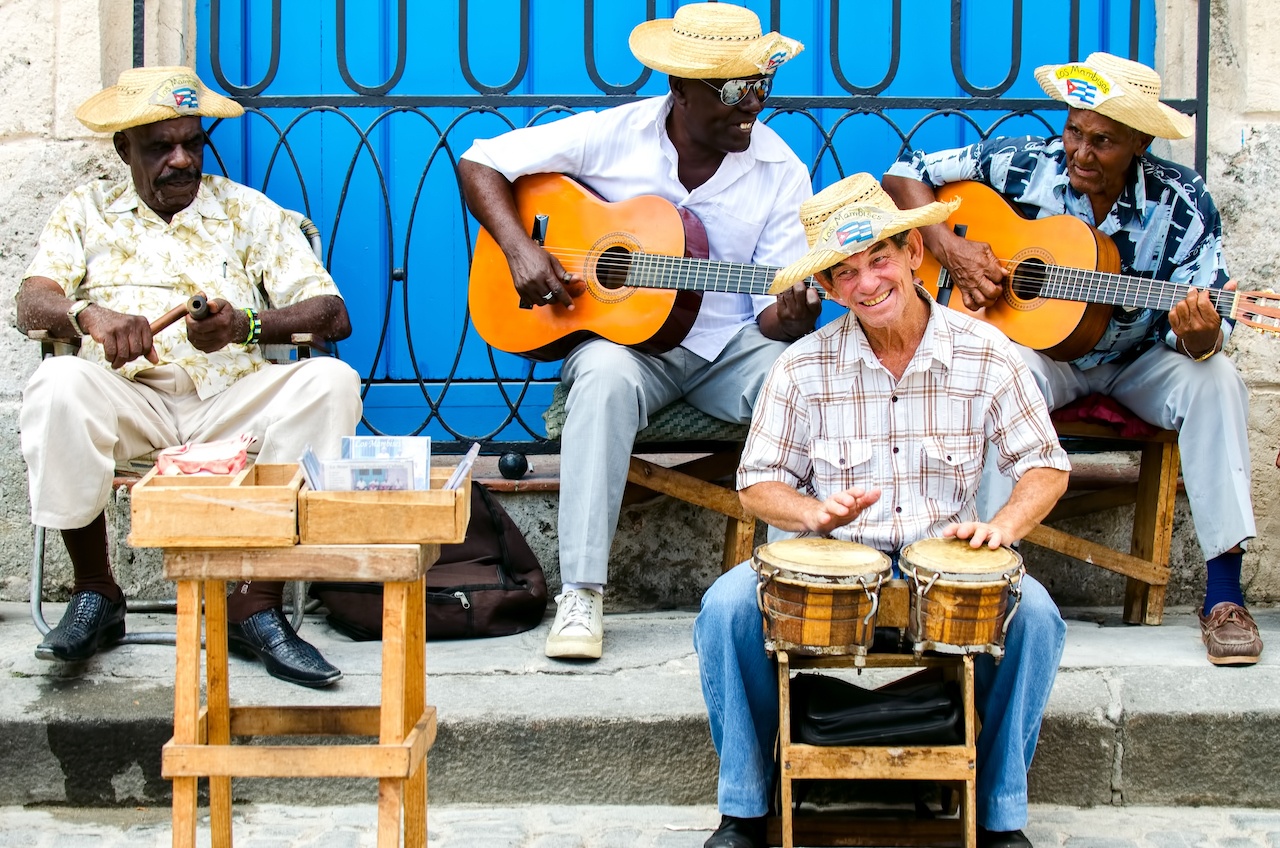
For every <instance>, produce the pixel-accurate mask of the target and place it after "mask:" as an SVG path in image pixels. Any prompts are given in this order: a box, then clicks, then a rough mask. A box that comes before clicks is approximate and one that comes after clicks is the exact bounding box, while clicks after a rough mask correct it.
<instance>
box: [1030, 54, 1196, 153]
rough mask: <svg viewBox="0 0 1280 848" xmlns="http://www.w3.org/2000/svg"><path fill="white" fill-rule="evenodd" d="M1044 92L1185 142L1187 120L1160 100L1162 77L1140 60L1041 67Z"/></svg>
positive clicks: (1097, 57)
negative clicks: (1182, 139) (1183, 139)
mask: <svg viewBox="0 0 1280 848" xmlns="http://www.w3.org/2000/svg"><path fill="white" fill-rule="evenodd" d="M1036 82H1038V83H1040V87H1041V88H1042V89H1044V93H1045V94H1047V95H1049V96H1050V97H1052V98H1053V99H1054V100H1060V101H1062V102H1063V103H1066V104H1067V105H1068V106H1072V107H1074V108H1076V109H1088V110H1090V111H1092V112H1097V113H1098V114H1099V115H1105V116H1107V117H1108V118H1111V119H1112V120H1114V121H1117V122H1119V123H1121V124H1124V125H1125V126H1127V127H1131V128H1133V129H1135V130H1137V131H1138V132H1140V133H1145V134H1146V135H1150V136H1154V137H1156V138H1187V137H1189V136H1190V135H1191V133H1192V131H1193V130H1194V129H1195V124H1194V123H1193V122H1192V120H1191V119H1190V118H1188V117H1187V116H1186V115H1184V114H1182V113H1181V112H1179V111H1178V110H1176V109H1173V108H1171V107H1169V106H1166V105H1165V104H1164V103H1161V102H1160V75H1159V74H1157V73H1156V72H1155V71H1153V70H1152V69H1151V68H1148V67H1147V66H1146V65H1144V64H1142V63H1141V62H1134V61H1132V60H1130V59H1122V58H1121V57H1119V56H1113V55H1111V54H1110V53H1090V54H1089V58H1087V59H1085V60H1084V61H1083V62H1068V63H1066V64H1064V65H1041V66H1040V67H1038V68H1036Z"/></svg>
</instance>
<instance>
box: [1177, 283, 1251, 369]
mask: <svg viewBox="0 0 1280 848" xmlns="http://www.w3.org/2000/svg"><path fill="white" fill-rule="evenodd" d="M1223 288H1224V289H1225V290H1226V291H1235V290H1236V284H1235V282H1234V281H1232V282H1228V283H1227V284H1226V285H1225V286H1223ZM1209 292H1210V290H1209V289H1197V288H1194V287H1193V288H1191V289H1189V290H1188V291H1187V296H1186V298H1185V299H1183V300H1182V302H1180V303H1175V304H1174V306H1173V309H1170V310H1169V327H1170V329H1172V330H1173V332H1174V335H1176V336H1177V337H1178V347H1179V349H1180V350H1181V351H1182V352H1183V353H1188V354H1190V353H1195V354H1197V355H1198V354H1201V353H1205V352H1207V351H1208V350H1209V349H1210V348H1216V347H1217V346H1218V335H1219V334H1220V333H1221V332H1222V316H1221V315H1219V314H1218V310H1217V309H1215V308H1214V305H1213V301H1212V299H1211V298H1210V295H1209Z"/></svg>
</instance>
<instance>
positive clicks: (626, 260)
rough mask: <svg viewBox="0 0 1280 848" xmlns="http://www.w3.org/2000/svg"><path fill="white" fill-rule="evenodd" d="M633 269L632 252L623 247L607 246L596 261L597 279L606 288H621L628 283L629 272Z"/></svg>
mask: <svg viewBox="0 0 1280 848" xmlns="http://www.w3.org/2000/svg"><path fill="white" fill-rule="evenodd" d="M630 270H631V253H630V252H629V251H628V250H626V249H625V248H622V247H610V248H607V249H606V250H605V251H604V253H602V254H600V258H599V259H598V260H597V261H596V279H598V280H599V281H600V285H601V286H603V287H604V288H606V289H620V288H623V287H624V286H626V285H627V273H628V272H629V271H630Z"/></svg>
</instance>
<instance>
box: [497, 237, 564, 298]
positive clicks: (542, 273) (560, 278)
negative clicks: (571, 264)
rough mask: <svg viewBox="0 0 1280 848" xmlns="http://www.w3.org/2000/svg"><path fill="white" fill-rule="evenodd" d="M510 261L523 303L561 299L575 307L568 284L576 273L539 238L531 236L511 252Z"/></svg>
mask: <svg viewBox="0 0 1280 848" xmlns="http://www.w3.org/2000/svg"><path fill="white" fill-rule="evenodd" d="M507 264H508V265H509V266H510V268H511V280H512V282H513V283H514V284H515V287H516V293H517V294H518V295H519V296H520V303H521V304H522V305H525V306H534V307H538V306H552V305H554V304H557V303H558V304H560V305H561V306H563V307H565V308H566V309H573V297H572V295H570V294H569V292H568V290H567V289H566V286H568V285H570V284H571V283H572V282H573V280H574V275H573V274H570V273H569V272H568V271H566V270H565V269H564V266H563V265H561V264H560V260H559V259H556V258H555V257H554V256H552V255H551V254H550V253H548V252H547V251H546V250H544V249H543V248H542V247H541V246H540V245H538V243H537V242H535V241H533V240H532V239H530V240H529V242H528V244H527V245H525V246H522V247H521V248H520V249H519V250H513V251H512V252H510V253H508V254H507Z"/></svg>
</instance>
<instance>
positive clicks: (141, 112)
mask: <svg viewBox="0 0 1280 848" xmlns="http://www.w3.org/2000/svg"><path fill="white" fill-rule="evenodd" d="M117 88H118V87H117V86H114V85H113V86H111V87H109V88H104V89H103V90H102V91H99V92H98V93H97V94H95V95H93V96H92V97H90V98H89V99H87V100H85V101H84V102H83V103H81V104H80V106H79V108H78V109H76V119H77V120H78V121H80V123H82V124H84V125H85V126H86V127H88V128H89V129H91V130H93V131H94V132H104V133H116V132H120V131H121V130H127V129H131V128H133V127H140V126H142V125H144V124H154V123H157V122H159V121H168V120H171V119H173V118H239V117H240V116H241V115H243V114H244V107H242V106H241V105H240V104H239V103H237V102H235V101H234V100H232V99H231V98H229V97H223V96H222V95H221V94H218V93H217V92H214V91H210V90H209V89H207V88H204V87H201V88H200V108H198V109H194V110H192V111H190V112H181V113H179V112H177V111H175V110H173V109H171V108H169V107H168V106H157V105H154V104H147V105H146V106H143V107H142V108H140V109H137V110H135V111H133V112H132V113H130V114H127V115H121V114H120V112H119V108H118V98H117V96H116V89H117Z"/></svg>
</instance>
